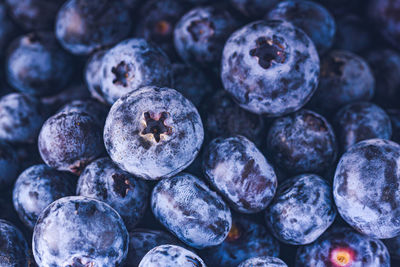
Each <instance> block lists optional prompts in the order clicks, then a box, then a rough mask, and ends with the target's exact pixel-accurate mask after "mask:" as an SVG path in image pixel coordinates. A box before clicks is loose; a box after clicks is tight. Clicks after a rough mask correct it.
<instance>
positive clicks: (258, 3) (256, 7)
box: [230, 0, 281, 19]
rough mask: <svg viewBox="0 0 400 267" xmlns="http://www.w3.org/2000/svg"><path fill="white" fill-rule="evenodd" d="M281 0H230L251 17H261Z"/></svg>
mask: <svg viewBox="0 0 400 267" xmlns="http://www.w3.org/2000/svg"><path fill="white" fill-rule="evenodd" d="M280 1H281V0H268V1H265V0H230V3H231V4H232V6H233V7H234V8H236V9H237V10H238V11H239V12H240V13H241V14H243V15H245V16H246V17H249V18H250V19H260V18H262V16H264V15H265V13H267V12H268V11H269V10H270V9H272V8H273V7H274V6H275V5H276V4H278V3H279V2H280Z"/></svg>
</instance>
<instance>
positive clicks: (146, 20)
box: [135, 0, 191, 60]
mask: <svg viewBox="0 0 400 267" xmlns="http://www.w3.org/2000/svg"><path fill="white" fill-rule="evenodd" d="M190 6H191V5H190V4H188V3H185V2H184V1H181V0H164V1H159V0H149V1H147V2H145V3H144V5H143V6H142V7H141V8H140V11H139V16H140V19H139V20H138V23H137V25H136V30H135V36H137V37H141V38H144V39H146V40H147V41H152V42H154V43H156V44H157V45H158V46H159V47H160V48H162V49H163V51H164V52H165V53H167V54H168V56H169V57H170V58H171V60H172V59H177V58H178V55H177V53H176V51H175V47H174V28H175V25H176V23H177V22H178V21H179V19H180V18H181V17H182V16H183V15H184V14H185V12H186V11H187V10H188V9H189V8H190Z"/></svg>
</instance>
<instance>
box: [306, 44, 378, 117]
mask: <svg viewBox="0 0 400 267" xmlns="http://www.w3.org/2000/svg"><path fill="white" fill-rule="evenodd" d="M374 88H375V79H374V74H373V72H372V70H371V69H370V67H369V65H368V63H367V62H366V61H365V60H364V59H362V58H361V57H359V56H357V55H355V54H353V53H351V52H348V51H344V50H333V51H330V52H329V53H327V54H326V55H325V56H323V57H322V58H321V75H320V78H319V85H318V89H317V91H316V92H315V94H314V96H313V98H312V99H311V101H310V104H311V105H312V106H313V108H314V109H315V110H317V111H320V112H321V113H323V114H327V115H331V113H334V112H336V111H337V110H338V109H339V108H340V107H342V106H344V105H346V104H349V103H352V102H358V101H369V100H371V99H372V97H373V95H374Z"/></svg>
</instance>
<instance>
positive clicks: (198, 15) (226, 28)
mask: <svg viewBox="0 0 400 267" xmlns="http://www.w3.org/2000/svg"><path fill="white" fill-rule="evenodd" d="M238 26H239V23H238V21H237V20H236V19H235V18H234V17H233V16H232V15H231V14H230V13H229V11H228V10H227V9H225V8H222V7H219V6H207V7H197V8H194V9H192V10H190V11H189V12H188V13H186V14H185V15H184V16H183V17H182V18H181V19H180V21H179V22H178V23H177V24H176V26H175V30H174V43H175V48H176V51H177V53H178V54H179V56H180V57H181V58H182V60H183V61H185V62H186V63H188V64H198V65H201V66H204V67H209V68H214V67H219V63H220V61H221V54H222V50H223V48H224V44H225V41H226V39H228V37H229V35H230V34H231V33H232V32H233V31H234V30H235V29H236V28H237V27H238Z"/></svg>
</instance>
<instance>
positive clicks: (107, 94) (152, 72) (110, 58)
mask: <svg viewBox="0 0 400 267" xmlns="http://www.w3.org/2000/svg"><path fill="white" fill-rule="evenodd" d="M102 61H103V62H102V66H101V69H100V73H101V77H100V81H101V90H102V93H103V96H104V98H105V99H106V101H107V102H108V103H109V104H110V105H112V104H113V103H114V102H115V101H117V100H118V98H120V97H121V96H123V95H125V94H127V93H129V92H132V91H136V90H138V89H140V88H141V87H144V86H150V85H154V86H170V85H171V82H172V81H171V63H170V61H169V58H168V57H167V55H166V54H165V53H164V52H163V51H162V50H161V49H160V48H158V47H157V46H155V45H153V44H152V43H149V42H147V41H145V40H144V39H139V38H133V39H128V40H125V41H123V42H121V43H119V44H117V45H116V46H114V47H113V48H111V49H110V50H108V51H107V53H106V54H105V55H104V57H103V60H102Z"/></svg>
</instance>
